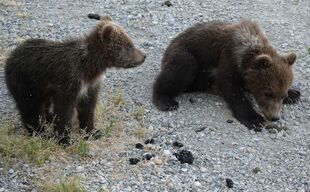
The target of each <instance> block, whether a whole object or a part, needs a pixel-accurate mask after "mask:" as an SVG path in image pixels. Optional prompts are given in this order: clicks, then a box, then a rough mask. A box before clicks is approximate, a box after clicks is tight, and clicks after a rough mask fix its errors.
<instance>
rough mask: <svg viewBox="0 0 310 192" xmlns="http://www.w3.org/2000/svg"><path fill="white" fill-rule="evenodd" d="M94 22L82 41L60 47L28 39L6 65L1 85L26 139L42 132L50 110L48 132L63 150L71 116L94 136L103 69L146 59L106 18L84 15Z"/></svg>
mask: <svg viewBox="0 0 310 192" xmlns="http://www.w3.org/2000/svg"><path fill="white" fill-rule="evenodd" d="M89 18H93V19H98V20H100V21H99V22H98V24H97V26H96V27H95V28H94V30H92V31H91V32H90V33H89V34H88V35H86V36H85V37H83V38H77V39H69V40H66V41H59V42H56V41H49V40H44V39H30V40H27V41H25V42H24V43H23V44H21V45H20V46H18V47H17V48H16V49H15V50H13V52H12V53H11V55H10V56H9V58H8V59H7V61H6V65H5V80H6V84H7V88H8V90H9V92H10V93H11V94H12V96H13V98H14V100H15V101H16V104H17V108H18V110H19V113H20V115H21V119H22V121H23V124H24V126H25V127H26V129H27V130H28V132H29V133H30V134H32V133H34V132H42V131H43V130H42V129H43V126H42V124H41V123H40V122H45V121H48V120H49V119H48V115H49V114H48V111H49V110H50V108H52V111H53V115H54V117H55V119H54V124H55V127H54V131H55V134H56V136H57V137H58V138H59V139H60V143H62V144H68V142H69V132H68V131H69V130H68V128H70V126H71V120H72V118H73V114H74V110H75V109H76V110H77V113H78V119H79V123H80V128H81V130H85V131H86V133H89V134H91V133H93V131H94V110H95V106H96V102H97V97H98V92H99V85H100V79H101V77H102V76H103V74H104V72H105V71H106V69H107V68H111V67H116V68H132V67H136V66H138V65H140V64H142V63H143V62H144V60H145V58H146V55H145V54H144V53H143V52H142V51H140V50H139V49H137V48H136V47H135V46H134V44H133V41H132V39H131V38H130V37H129V36H128V34H127V33H126V32H125V30H124V29H123V28H122V27H120V26H119V25H117V24H116V23H114V22H113V21H112V18H111V17H110V16H103V17H100V16H99V15H96V14H90V15H89Z"/></svg>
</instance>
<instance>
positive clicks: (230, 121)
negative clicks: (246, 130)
mask: <svg viewBox="0 0 310 192" xmlns="http://www.w3.org/2000/svg"><path fill="white" fill-rule="evenodd" d="M226 122H227V123H233V122H234V121H233V120H231V119H228V120H227V121H226Z"/></svg>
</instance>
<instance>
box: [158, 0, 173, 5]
mask: <svg viewBox="0 0 310 192" xmlns="http://www.w3.org/2000/svg"><path fill="white" fill-rule="evenodd" d="M164 5H166V6H167V7H171V6H173V5H172V3H171V1H169V0H168V1H165V2H164V3H163V4H161V6H164Z"/></svg>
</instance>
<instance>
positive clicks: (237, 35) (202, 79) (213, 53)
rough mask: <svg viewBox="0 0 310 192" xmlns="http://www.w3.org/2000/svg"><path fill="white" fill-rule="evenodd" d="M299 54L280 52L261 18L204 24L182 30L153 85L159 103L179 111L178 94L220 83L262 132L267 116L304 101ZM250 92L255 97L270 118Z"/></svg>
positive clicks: (244, 118)
mask: <svg viewBox="0 0 310 192" xmlns="http://www.w3.org/2000/svg"><path fill="white" fill-rule="evenodd" d="M296 58H297V55H296V54H295V53H289V54H280V53H278V52H277V50H276V49H275V48H274V47H273V46H272V45H271V43H270V42H269V41H268V39H267V37H266V34H265V33H264V31H263V30H262V29H261V27H260V26H259V25H258V24H257V23H255V22H252V21H242V22H240V23H237V24H230V23H226V22H221V21H210V22H203V23H199V24H196V25H195V26H193V27H190V28H188V29H187V30H185V31H184V32H182V33H181V34H179V35H178V36H177V37H176V38H175V39H173V40H172V42H171V43H170V45H169V46H168V48H167V49H166V51H165V54H164V56H163V59H162V65H161V71H160V74H159V75H158V77H157V79H156V81H155V83H154V87H153V103H154V104H155V105H156V106H157V107H158V109H159V110H163V111H167V110H175V109H177V108H178V103H177V102H176V101H175V100H174V98H175V97H176V96H178V95H179V94H181V93H184V92H194V91H206V90H208V88H211V86H212V85H215V87H216V88H217V89H218V90H219V92H220V93H221V95H222V96H223V97H224V100H225V101H226V102H227V103H228V105H229V107H230V109H231V110H232V112H233V115H234V117H235V118H236V119H237V120H238V121H239V122H241V123H242V124H244V125H245V126H246V127H248V128H250V129H253V128H254V129H255V130H260V127H261V126H262V125H263V124H264V123H265V121H266V120H270V121H277V120H279V118H280V111H281V108H282V104H283V103H284V104H285V103H296V102H297V101H298V100H299V99H300V95H301V94H300V92H299V91H297V90H295V89H292V88H291V86H292V83H293V67H292V66H293V64H294V63H295V62H296ZM246 93H250V94H251V95H252V96H254V98H255V101H256V102H257V104H258V106H259V109H260V110H261V112H262V113H263V115H264V116H265V118H264V117H263V116H262V115H260V113H258V112H257V111H256V110H255V109H254V107H253V103H252V102H251V100H250V99H249V97H248V94H246ZM265 119H266V120H265ZM256 128H259V129H256Z"/></svg>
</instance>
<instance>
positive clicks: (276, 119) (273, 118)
mask: <svg viewBox="0 0 310 192" xmlns="http://www.w3.org/2000/svg"><path fill="white" fill-rule="evenodd" d="M279 119H280V118H279V117H277V116H274V117H271V121H278V120H279Z"/></svg>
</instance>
